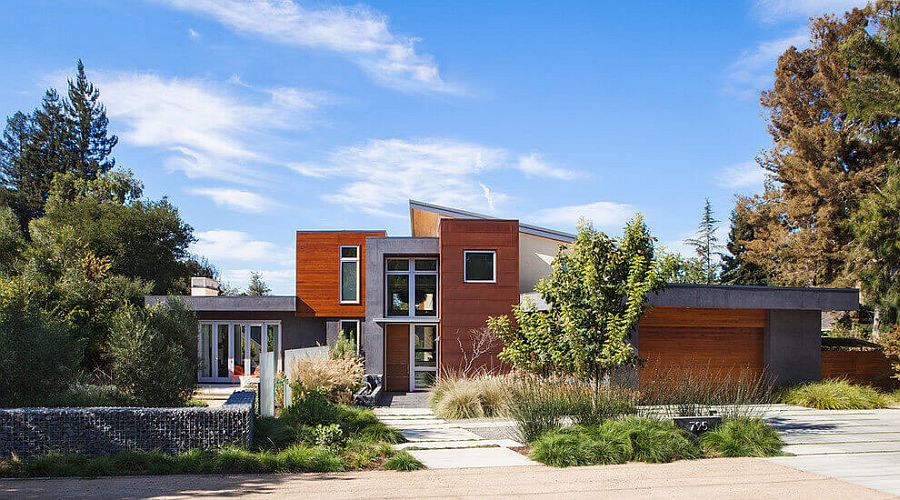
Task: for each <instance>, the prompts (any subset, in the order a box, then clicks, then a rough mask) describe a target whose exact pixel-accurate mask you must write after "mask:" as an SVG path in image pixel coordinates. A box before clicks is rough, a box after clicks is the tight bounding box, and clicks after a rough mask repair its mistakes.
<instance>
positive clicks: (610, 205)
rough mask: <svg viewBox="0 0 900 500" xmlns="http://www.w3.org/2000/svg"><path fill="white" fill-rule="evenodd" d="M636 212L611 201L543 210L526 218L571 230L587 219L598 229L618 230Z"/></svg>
mask: <svg viewBox="0 0 900 500" xmlns="http://www.w3.org/2000/svg"><path fill="white" fill-rule="evenodd" d="M635 212H636V210H635V208H634V207H633V206H631V205H629V204H627V203H616V202H613V201H595V202H593V203H585V204H584V205H568V206H564V207H556V208H545V209H543V210H539V211H537V212H535V213H534V214H532V215H531V216H529V217H528V220H530V221H535V222H537V223H540V224H548V225H555V226H558V227H563V228H573V227H575V225H576V224H577V223H578V220H579V219H582V218H583V219H587V220H589V221H591V222H593V223H594V224H595V225H596V226H598V227H603V228H618V227H619V226H621V225H623V224H624V223H625V222H626V221H627V220H628V219H629V218H631V216H632V215H634V213H635Z"/></svg>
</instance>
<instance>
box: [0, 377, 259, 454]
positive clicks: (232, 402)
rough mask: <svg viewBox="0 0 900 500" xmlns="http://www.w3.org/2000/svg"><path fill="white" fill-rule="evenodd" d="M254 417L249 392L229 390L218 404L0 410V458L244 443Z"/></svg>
mask: <svg viewBox="0 0 900 500" xmlns="http://www.w3.org/2000/svg"><path fill="white" fill-rule="evenodd" d="M255 416H256V394H255V393H254V392H252V391H238V392H235V393H233V394H232V395H231V396H230V397H229V398H228V401H226V402H225V404H224V405H222V406H220V407H218V408H197V407H191V408H105V407H95V408H9V409H0V458H7V457H10V456H13V455H15V456H18V457H31V456H36V455H42V454H45V453H51V452H57V453H77V454H82V455H108V454H112V453H116V452H120V451H126V450H128V451H162V452H165V453H179V452H183V451H187V450H191V449H204V450H211V449H215V448H220V447H222V446H227V445H234V446H244V447H249V446H250V445H251V444H252V442H253V424H254V419H255Z"/></svg>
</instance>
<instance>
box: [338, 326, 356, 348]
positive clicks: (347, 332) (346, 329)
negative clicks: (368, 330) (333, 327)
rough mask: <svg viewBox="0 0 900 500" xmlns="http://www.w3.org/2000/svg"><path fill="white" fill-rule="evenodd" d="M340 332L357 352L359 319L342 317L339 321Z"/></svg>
mask: <svg viewBox="0 0 900 500" xmlns="http://www.w3.org/2000/svg"><path fill="white" fill-rule="evenodd" d="M339 325H340V330H341V332H340V334H341V336H342V337H344V338H346V339H347V340H349V341H350V343H351V344H353V350H355V351H356V353H357V354H359V320H356V319H342V320H341V321H340V323H339Z"/></svg>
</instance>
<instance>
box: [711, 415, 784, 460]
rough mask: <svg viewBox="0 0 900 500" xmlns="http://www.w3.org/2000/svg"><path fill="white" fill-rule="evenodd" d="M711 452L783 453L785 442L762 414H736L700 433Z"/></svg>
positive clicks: (734, 454)
mask: <svg viewBox="0 0 900 500" xmlns="http://www.w3.org/2000/svg"><path fill="white" fill-rule="evenodd" d="M700 443H701V445H702V446H703V449H704V450H705V451H706V452H707V453H711V454H716V455H722V456H725V457H771V456H776V455H780V454H781V448H782V447H783V446H784V442H782V441H781V438H780V437H778V433H777V432H775V429H773V428H771V427H769V426H768V425H766V423H765V422H763V420H762V419H759V418H746V417H741V418H733V419H728V420H725V421H724V422H723V423H722V425H720V426H719V427H717V428H716V429H713V430H711V431H709V432H704V433H703V434H702V435H701V436H700Z"/></svg>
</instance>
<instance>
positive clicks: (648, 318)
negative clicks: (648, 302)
mask: <svg viewBox="0 0 900 500" xmlns="http://www.w3.org/2000/svg"><path fill="white" fill-rule="evenodd" d="M659 326H674V327H701V328H766V326H768V315H767V313H766V310H765V309H701V308H688V307H651V308H650V309H648V310H647V311H646V312H645V313H644V315H643V316H642V317H641V321H640V323H639V328H640V330H641V331H643V329H644V327H659Z"/></svg>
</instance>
